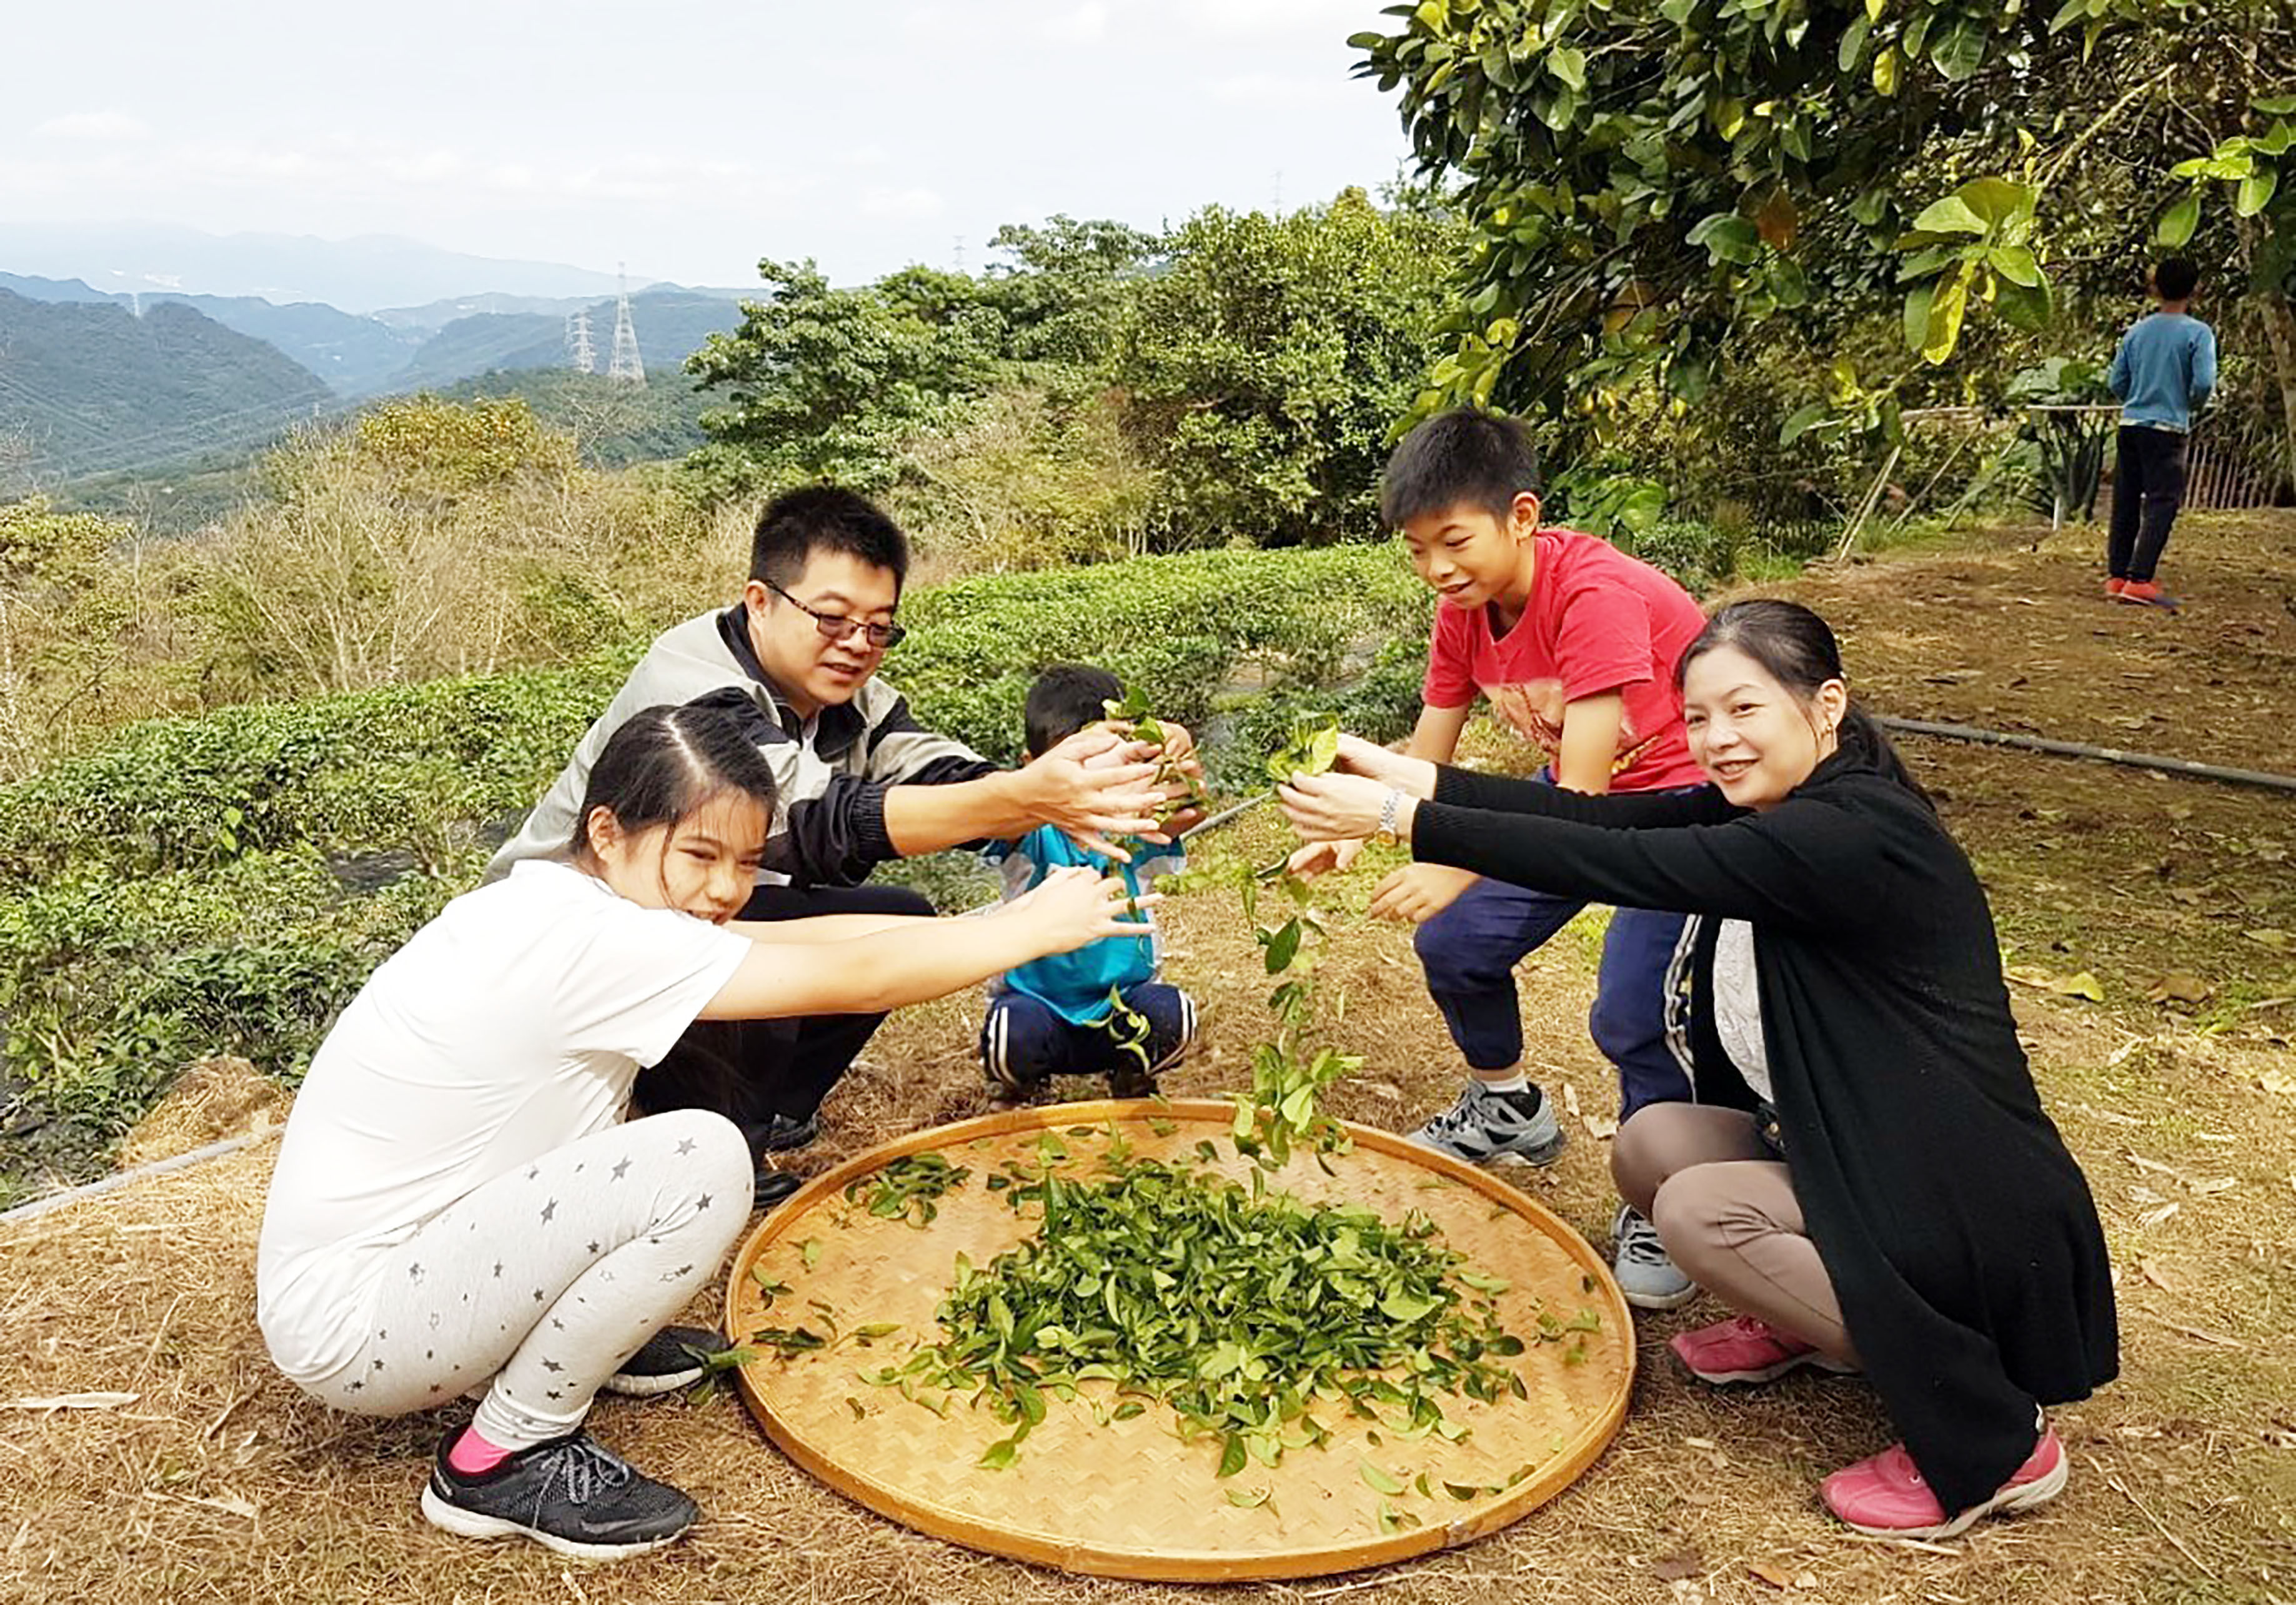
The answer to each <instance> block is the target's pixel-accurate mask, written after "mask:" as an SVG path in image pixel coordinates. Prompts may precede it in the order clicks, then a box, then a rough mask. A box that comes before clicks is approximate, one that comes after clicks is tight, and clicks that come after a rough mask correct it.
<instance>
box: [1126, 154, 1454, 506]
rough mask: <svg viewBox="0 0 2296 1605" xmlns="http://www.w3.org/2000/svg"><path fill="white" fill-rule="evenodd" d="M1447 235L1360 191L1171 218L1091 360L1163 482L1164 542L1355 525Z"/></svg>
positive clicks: (1443, 282) (1439, 278) (1423, 349)
mask: <svg viewBox="0 0 2296 1605" xmlns="http://www.w3.org/2000/svg"><path fill="white" fill-rule="evenodd" d="M1456 244H1457V235H1456V230H1455V228H1454V226H1453V225H1451V224H1450V223H1449V222H1448V221H1447V219H1445V218H1442V217H1437V216H1434V215H1431V214H1430V213H1427V212H1424V211H1409V210H1406V211H1394V212H1390V211H1382V210H1381V209H1378V208H1376V207H1374V205H1373V204H1372V202H1371V201H1370V199H1369V198H1368V197H1367V196H1366V195H1365V193H1364V192H1362V191H1361V190H1349V191H1346V192H1342V193H1341V195H1340V196H1339V198H1338V199H1337V200H1335V201H1332V202H1331V203H1330V204H1329V205H1328V206H1323V207H1311V208H1305V209H1301V210H1299V211H1296V212H1292V213H1289V214H1287V215H1285V216H1283V217H1269V216H1267V214H1265V213H1261V212H1231V211H1227V210H1226V209H1222V208H1219V207H1210V208H1207V209H1205V210H1203V211H1201V212H1200V213H1198V214H1197V215H1196V216H1195V217H1192V218H1190V219H1189V220H1188V221H1187V223H1185V225H1182V226H1181V227H1180V228H1178V229H1177V230H1176V231H1174V233H1172V235H1171V236H1170V238H1169V240H1168V241H1167V242H1166V244H1165V256H1166V260H1165V266H1164V271H1163V272H1161V273H1160V274H1156V275H1154V276H1152V277H1150V278H1147V279H1144V281H1143V282H1142V283H1140V284H1139V286H1138V287H1137V291H1136V294H1135V296H1134V297H1133V299H1132V303H1131V309H1130V315H1129V318H1128V323H1127V324H1126V327H1125V330H1124V332H1123V334H1122V336H1121V338H1120V339H1119V341H1118V343H1117V347H1116V349H1115V353H1114V355H1113V356H1112V357H1111V362H1110V365H1109V377H1110V379H1111V381H1113V382H1114V383H1115V384H1116V385H1118V386H1119V388H1120V389H1122V390H1123V392H1124V393H1125V397H1126V409H1127V414H1128V428H1129V429H1130V430H1132V432H1133V433H1134V435H1135V438H1137V439H1139V440H1140V441H1141V442H1142V443H1143V450H1144V454H1146V455H1147V456H1148V458H1149V459H1150V461H1152V463H1155V464H1156V465H1157V466H1158V468H1159V470H1160V473H1161V475H1162V478H1163V488H1162V491H1161V494H1160V502H1159V513H1158V521H1159V523H1160V526H1161V528H1162V532H1163V537H1164V542H1165V544H1166V545H1168V546H1169V545H1199V544H1203V543H1207V542H1210V543H1218V542H1225V541H1226V540H1227V539H1229V538H1230V537H1231V536H1238V535H1241V536H1247V537H1250V538H1255V539H1259V540H1261V541H1263V542H1266V543H1267V544H1271V545H1289V544H1293V543H1299V542H1308V541H1320V540H1333V539H1340V538H1345V537H1349V536H1367V535H1370V534H1372V533H1374V531H1375V530H1376V528H1377V519H1376V516H1375V507H1374V490H1375V487H1376V485H1377V483H1378V478H1379V471H1380V467H1381V465H1382V463H1384V461H1385V460H1386V455H1387V451H1388V446H1389V439H1388V434H1389V430H1390V428H1391V427H1392V425H1393V423H1394V422H1395V420H1396V419H1397V417H1398V416H1399V415H1400V414H1402V413H1403V412H1404V411H1405V409H1406V407H1408V406H1409V405H1410V403H1411V398H1412V396H1413V394H1414V392H1415V390H1416V389H1417V388H1418V386H1419V383H1420V376H1421V375H1422V374H1423V373H1425V371H1426V368H1427V364H1428V363H1429V362H1430V361H1431V358H1432V357H1433V356H1434V355H1435V347H1436V330H1437V327H1438V325H1439V321H1440V318H1441V315H1442V310H1443V308H1444V307H1445V306H1446V304H1447V301H1448V299H1449V295H1450V291H1449V289H1448V284H1447V274H1448V268H1449V265H1450V263H1451V262H1452V260H1453V259H1454V258H1455V257H1456Z"/></svg>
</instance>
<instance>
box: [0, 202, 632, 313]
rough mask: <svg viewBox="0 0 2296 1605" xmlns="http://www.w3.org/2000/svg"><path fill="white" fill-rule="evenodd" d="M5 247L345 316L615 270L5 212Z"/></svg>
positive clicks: (599, 280) (146, 281) (601, 283)
mask: <svg viewBox="0 0 2296 1605" xmlns="http://www.w3.org/2000/svg"><path fill="white" fill-rule="evenodd" d="M5 249H6V250H7V257H8V259H7V262H6V266H8V267H9V268H10V269H11V270H12V271H14V272H16V273H21V274H39V275H42V276H45V277H48V278H54V279H79V280H82V281H84V282H85V283H87V284H89V285H90V286H92V287H93V288H94V289H96V290H100V291H106V292H111V293H123V294H137V295H142V294H149V293H151V292H152V291H179V292H183V293H186V294H194V295H219V296H250V295H251V296H261V297H262V298H263V299H266V300H267V301H271V302H273V303H275V304H277V305H285V304H287V303H289V302H293V301H322V302H324V303H325V304H327V305H328V306H330V307H341V308H343V309H344V310H345V311H347V312H352V313H364V312H373V311H375V310H377V309H379V308H381V307H412V306H419V305H421V304H422V303H423V302H426V301H437V300H445V299H449V298H452V297H455V296H463V295H468V294H469V293H470V292H471V290H472V289H473V288H474V287H479V286H483V287H485V288H486V289H488V290H493V291H501V292H503V293H504V294H508V295H522V296H597V295H611V294H612V293H613V291H614V290H615V288H616V285H617V280H616V278H615V275H614V274H610V273H600V272H598V271H597V270H595V269H594V268H587V267H573V266H568V265H566V264H564V263H562V262H521V261H512V260H505V259H503V258H494V257H474V256H470V255H466V254H465V253H463V252H461V251H452V250H440V249H439V247H437V246H435V245H425V244H423V243H422V242H421V241H419V240H406V239H401V238H399V237H398V236H397V235H392V234H367V235H362V236H360V237H359V238H357V239H352V240H321V239H318V238H316V237H314V236H312V235H309V234H210V233H202V232H201V231H200V230H198V229H192V228H183V227H179V226H176V225H170V224H160V223H133V222H130V223H22V222H18V221H16V220H14V219H11V220H10V222H9V224H8V233H7V239H6V246H5ZM641 282H642V283H643V282H644V281H643V279H642V280H641Z"/></svg>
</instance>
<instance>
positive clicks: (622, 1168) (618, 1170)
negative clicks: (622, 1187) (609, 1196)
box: [613, 1159, 630, 1182]
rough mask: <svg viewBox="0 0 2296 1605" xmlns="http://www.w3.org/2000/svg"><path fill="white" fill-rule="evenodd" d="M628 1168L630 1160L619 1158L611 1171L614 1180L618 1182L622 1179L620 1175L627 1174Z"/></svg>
mask: <svg viewBox="0 0 2296 1605" xmlns="http://www.w3.org/2000/svg"><path fill="white" fill-rule="evenodd" d="M629 1168H630V1162H629V1161H628V1160H627V1159H624V1160H621V1161H620V1162H619V1163H618V1164H617V1165H616V1166H615V1167H614V1171H613V1175H614V1180H616V1181H618V1182H619V1181H620V1180H621V1179H622V1177H623V1176H624V1175H627V1173H628V1171H629Z"/></svg>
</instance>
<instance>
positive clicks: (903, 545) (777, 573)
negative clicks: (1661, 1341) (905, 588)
mask: <svg viewBox="0 0 2296 1605" xmlns="http://www.w3.org/2000/svg"><path fill="white" fill-rule="evenodd" d="M816 552H842V553H845V554H847V555H848V556H849V557H856V558H858V559H859V560H860V561H863V562H865V563H867V564H869V565H870V566H871V567H872V568H876V569H891V570H892V574H893V589H894V591H895V593H896V594H898V592H899V590H900V588H901V586H902V585H903V584H904V583H905V582H906V580H907V579H908V577H909V537H908V536H906V535H903V534H902V533H901V527H900V526H899V525H898V524H896V523H895V522H893V520H890V519H889V518H887V517H886V516H885V515H884V514H883V513H882V512H879V511H878V510H877V507H876V505H875V504H873V503H872V502H871V501H870V500H869V499H868V498H867V497H866V496H862V495H855V494H854V493H853V492H852V491H849V490H846V489H843V488H841V487H838V486H835V485H808V486H807V487H805V488H804V489H802V490H791V491H784V492H783V494H782V495H777V496H775V498H774V499H773V500H772V501H771V502H769V503H767V504H766V510H765V512H761V513H759V514H758V535H757V538H756V540H754V541H753V542H751V543H750V578H751V579H761V580H764V581H765V582H766V583H767V585H780V586H782V587H783V588H784V589H786V588H788V587H789V586H791V585H795V584H797V582H798V579H799V577H800V576H802V575H803V574H804V573H805V566H806V564H807V563H808V562H810V561H812V560H813V554H814V553H816Z"/></svg>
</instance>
